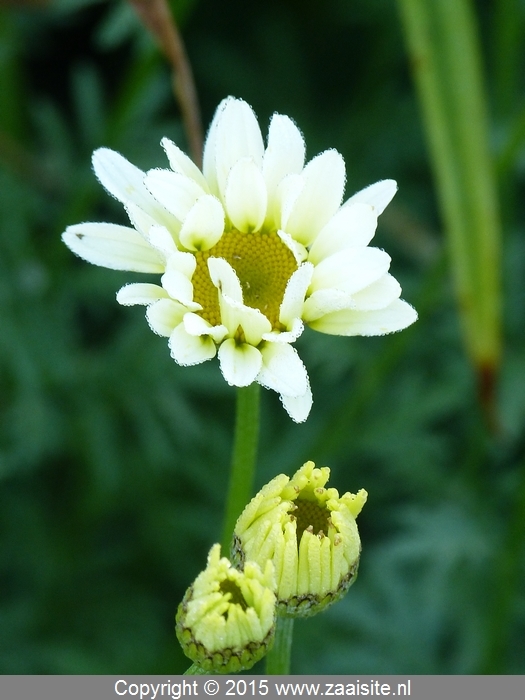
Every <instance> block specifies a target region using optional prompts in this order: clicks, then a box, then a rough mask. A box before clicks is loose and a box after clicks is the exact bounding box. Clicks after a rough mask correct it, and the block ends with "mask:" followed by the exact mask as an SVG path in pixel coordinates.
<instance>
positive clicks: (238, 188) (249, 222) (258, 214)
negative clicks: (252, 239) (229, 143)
mask: <svg viewBox="0 0 525 700" xmlns="http://www.w3.org/2000/svg"><path fill="white" fill-rule="evenodd" d="M224 201H225V204H226V211H227V213H228V216H229V217H230V219H231V221H232V223H233V225H234V226H235V227H236V228H237V229H238V230H239V231H242V232H243V233H247V232H249V231H258V230H259V229H260V228H261V226H262V225H263V222H264V217H265V216H266V205H267V194H266V184H265V182H264V178H263V176H262V173H261V171H260V168H258V167H257V165H256V164H255V162H254V160H253V158H241V159H240V160H238V161H237V162H236V163H235V165H234V166H233V167H232V168H231V170H230V173H229V175H228V178H227V180H226V189H225V191H224Z"/></svg>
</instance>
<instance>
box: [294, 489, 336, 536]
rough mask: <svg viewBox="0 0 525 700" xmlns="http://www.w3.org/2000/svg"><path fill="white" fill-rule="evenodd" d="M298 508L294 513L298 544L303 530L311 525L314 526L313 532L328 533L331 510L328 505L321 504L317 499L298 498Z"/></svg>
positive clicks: (315, 533) (316, 533) (296, 503)
mask: <svg viewBox="0 0 525 700" xmlns="http://www.w3.org/2000/svg"><path fill="white" fill-rule="evenodd" d="M295 505H296V506H297V510H294V512H293V514H294V516H295V518H296V520H297V546H299V543H300V541H301V537H302V536H303V532H304V531H305V530H307V529H308V528H309V527H311V528H312V533H313V534H314V535H318V534H319V533H320V532H323V533H324V534H325V535H326V534H327V533H328V526H329V522H328V519H329V517H330V512H329V510H328V508H326V506H322V505H320V504H319V503H318V502H317V501H307V500H303V499H301V498H298V499H297V500H296V501H295Z"/></svg>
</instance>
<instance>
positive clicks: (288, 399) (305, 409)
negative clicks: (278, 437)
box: [281, 384, 313, 423]
mask: <svg viewBox="0 0 525 700" xmlns="http://www.w3.org/2000/svg"><path fill="white" fill-rule="evenodd" d="M281 401H282V404H283V406H284V407H285V409H286V411H287V413H288V415H289V416H290V418H291V419H292V420H293V421H295V422H296V423H304V421H305V420H306V419H307V418H308V415H309V413H310V409H311V408H312V402H313V399H312V390H311V389H310V385H309V384H308V388H307V390H306V393H305V394H304V395H303V396H284V395H283V396H281Z"/></svg>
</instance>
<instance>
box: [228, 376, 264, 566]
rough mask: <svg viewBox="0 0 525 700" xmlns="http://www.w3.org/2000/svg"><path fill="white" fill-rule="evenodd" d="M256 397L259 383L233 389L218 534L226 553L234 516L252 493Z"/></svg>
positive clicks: (257, 415)
mask: <svg viewBox="0 0 525 700" xmlns="http://www.w3.org/2000/svg"><path fill="white" fill-rule="evenodd" d="M259 398H260V386H259V385H258V384H256V383H255V382H254V383H253V384H250V386H247V387H241V388H239V389H237V410H236V417H235V438H234V443H233V455H232V466H231V472H230V485H229V488H228V499H227V502H226V515H225V520H224V531H223V537H222V552H223V554H224V556H228V554H229V550H230V545H231V539H232V534H233V529H234V527H235V523H236V522H237V518H238V517H239V515H240V514H241V513H242V511H243V509H244V507H245V506H246V504H247V503H248V501H249V500H250V498H251V497H252V493H253V479H254V474H255V463H256V459H257V443H258V439H259Z"/></svg>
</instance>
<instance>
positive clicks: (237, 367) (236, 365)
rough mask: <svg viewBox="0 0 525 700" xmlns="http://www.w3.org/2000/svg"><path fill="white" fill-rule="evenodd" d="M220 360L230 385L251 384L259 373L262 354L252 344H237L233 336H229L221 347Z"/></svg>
mask: <svg viewBox="0 0 525 700" xmlns="http://www.w3.org/2000/svg"><path fill="white" fill-rule="evenodd" d="M219 362H220V366H221V371H222V373H223V375H224V378H225V379H226V381H227V382H228V384H229V385H230V386H249V385H250V384H252V383H253V382H254V381H255V377H256V376H257V375H258V374H259V370H260V369H261V365H262V356H261V353H260V352H259V351H258V350H257V348H254V347H253V346H252V345H248V343H242V344H237V343H236V342H235V340H234V339H233V338H229V339H228V340H225V341H224V342H223V343H222V344H221V346H220V348H219Z"/></svg>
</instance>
